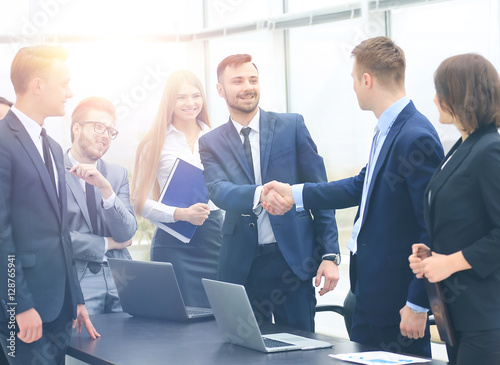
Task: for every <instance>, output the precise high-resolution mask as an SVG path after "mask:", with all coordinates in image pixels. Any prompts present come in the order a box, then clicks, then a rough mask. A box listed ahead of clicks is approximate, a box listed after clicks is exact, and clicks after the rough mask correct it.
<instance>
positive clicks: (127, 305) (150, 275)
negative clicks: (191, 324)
mask: <svg viewBox="0 0 500 365" xmlns="http://www.w3.org/2000/svg"><path fill="white" fill-rule="evenodd" d="M108 263H109V267H110V268H111V273H112V275H113V280H114V282H115V285H116V288H117V289H118V296H119V297H120V302H121V305H122V308H123V311H124V312H127V313H129V314H131V315H133V316H137V317H151V318H160V319H169V320H175V321H186V320H190V319H194V318H204V317H213V311H212V310H211V309H210V308H197V307H186V306H185V305H184V300H183V299H182V294H181V291H180V289H179V284H178V283H177V278H176V277H175V272H174V268H173V266H172V264H171V263H168V262H152V261H137V260H124V259H113V258H108Z"/></svg>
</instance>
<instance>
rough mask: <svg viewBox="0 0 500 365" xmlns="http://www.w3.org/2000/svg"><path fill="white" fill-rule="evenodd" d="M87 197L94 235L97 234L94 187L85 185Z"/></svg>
mask: <svg viewBox="0 0 500 365" xmlns="http://www.w3.org/2000/svg"><path fill="white" fill-rule="evenodd" d="M85 195H86V196H87V208H88V210H89V217H90V223H91V224H92V233H93V234H97V206H96V204H95V191H94V186H93V185H90V184H89V183H85Z"/></svg>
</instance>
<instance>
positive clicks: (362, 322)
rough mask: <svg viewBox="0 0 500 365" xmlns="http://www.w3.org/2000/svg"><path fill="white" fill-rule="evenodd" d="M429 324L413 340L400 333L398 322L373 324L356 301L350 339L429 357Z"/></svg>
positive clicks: (383, 348) (391, 350)
mask: <svg viewBox="0 0 500 365" xmlns="http://www.w3.org/2000/svg"><path fill="white" fill-rule="evenodd" d="M430 337H431V336H430V331H429V324H427V327H426V329H425V335H424V337H423V338H419V339H418V340H414V339H411V338H408V337H405V336H403V335H402V334H401V330H400V328H399V323H398V324H395V325H390V326H383V327H381V326H375V325H374V324H373V323H371V321H370V320H369V318H367V316H366V315H365V313H364V311H363V310H362V308H360V305H359V303H358V302H356V306H355V308H354V316H353V324H352V329H351V336H350V338H351V341H355V342H359V343H361V344H363V345H368V346H374V347H378V348H380V349H382V350H383V351H390V352H397V353H403V354H410V355H417V356H425V357H431V344H430Z"/></svg>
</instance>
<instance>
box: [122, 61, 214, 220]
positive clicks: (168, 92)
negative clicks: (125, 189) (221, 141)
mask: <svg viewBox="0 0 500 365" xmlns="http://www.w3.org/2000/svg"><path fill="white" fill-rule="evenodd" d="M184 84H188V85H191V86H194V87H196V88H197V89H198V90H200V93H201V97H202V100H203V107H202V108H201V111H200V114H198V117H197V119H198V120H200V121H202V122H203V123H205V124H206V125H208V126H209V127H210V119H209V117H208V112H207V100H206V97H205V92H204V91H203V86H202V85H201V82H200V80H199V79H198V77H196V75H195V74H194V73H193V72H191V71H188V70H177V71H174V72H173V73H172V74H171V75H170V77H169V78H168V80H167V83H166V84H165V88H164V89H163V94H162V97H161V101H160V107H159V109H158V112H157V113H156V117H155V120H154V123H153V125H152V126H151V128H150V129H149V131H148V132H147V133H146V135H145V136H144V138H143V139H142V140H141V142H140V143H139V146H138V147H137V152H136V155H135V164H134V173H133V175H132V184H131V190H132V194H131V197H132V203H133V204H134V208H135V212H136V213H137V214H139V215H140V214H141V212H142V208H144V204H145V202H146V199H148V196H149V193H150V192H151V191H152V197H151V198H152V199H154V200H157V199H158V198H159V197H160V185H159V184H158V179H157V172H158V167H159V164H160V155H161V151H162V149H163V144H164V143H165V137H166V133H167V127H168V126H169V125H170V124H171V123H172V119H173V113H174V107H175V103H176V102H177V95H178V93H179V90H180V88H181V86H182V85H184Z"/></svg>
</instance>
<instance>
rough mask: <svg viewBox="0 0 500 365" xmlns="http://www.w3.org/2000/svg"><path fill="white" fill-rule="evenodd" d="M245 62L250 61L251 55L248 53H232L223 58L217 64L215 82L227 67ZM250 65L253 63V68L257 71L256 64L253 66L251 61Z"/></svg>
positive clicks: (218, 80) (219, 80) (219, 79)
mask: <svg viewBox="0 0 500 365" xmlns="http://www.w3.org/2000/svg"><path fill="white" fill-rule="evenodd" d="M247 62H252V56H250V55H249V54H244V53H243V54H234V55H231V56H228V57H226V58H224V59H223V60H222V61H221V62H220V63H219V66H217V82H221V78H222V74H223V73H224V71H225V70H226V68H228V67H238V66H240V65H242V64H244V63H247ZM252 65H254V67H255V69H256V70H257V71H258V69H257V66H255V63H253V62H252Z"/></svg>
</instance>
